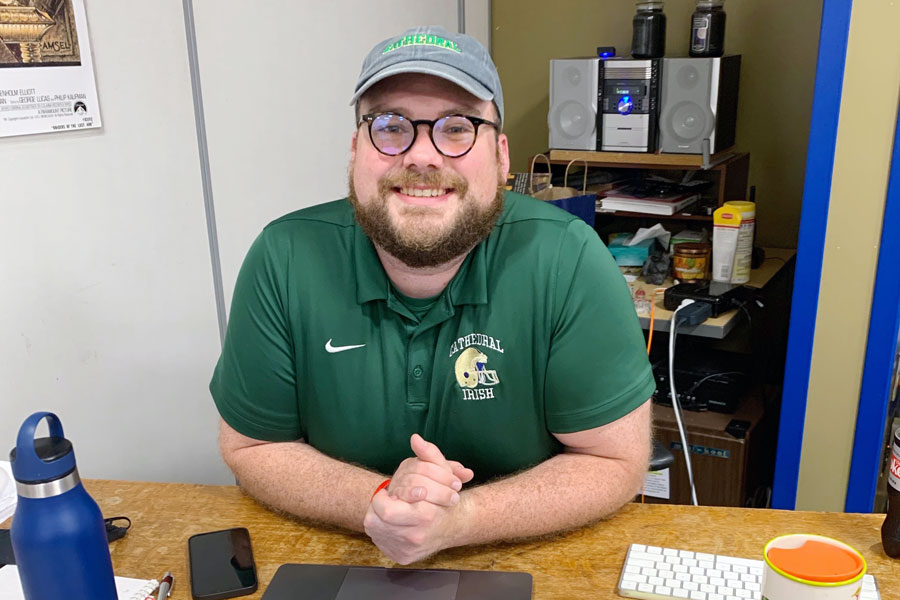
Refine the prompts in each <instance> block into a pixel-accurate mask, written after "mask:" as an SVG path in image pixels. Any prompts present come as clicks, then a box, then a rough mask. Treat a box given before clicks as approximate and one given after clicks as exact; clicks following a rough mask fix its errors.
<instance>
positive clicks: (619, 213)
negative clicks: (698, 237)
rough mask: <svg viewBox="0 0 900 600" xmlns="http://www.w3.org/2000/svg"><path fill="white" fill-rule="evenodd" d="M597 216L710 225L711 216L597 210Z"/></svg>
mask: <svg viewBox="0 0 900 600" xmlns="http://www.w3.org/2000/svg"><path fill="white" fill-rule="evenodd" d="M596 212H597V214H598V215H609V216H610V217H631V218H636V219H660V220H664V219H677V220H678V221H706V222H707V223H712V220H713V218H712V215H695V214H692V213H676V214H674V215H654V214H650V213H637V212H626V211H622V210H601V209H597V211H596Z"/></svg>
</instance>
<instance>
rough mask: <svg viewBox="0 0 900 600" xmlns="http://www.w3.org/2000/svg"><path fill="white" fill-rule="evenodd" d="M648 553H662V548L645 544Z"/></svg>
mask: <svg viewBox="0 0 900 600" xmlns="http://www.w3.org/2000/svg"><path fill="white" fill-rule="evenodd" d="M647 553H648V554H662V548H660V547H659V546H647Z"/></svg>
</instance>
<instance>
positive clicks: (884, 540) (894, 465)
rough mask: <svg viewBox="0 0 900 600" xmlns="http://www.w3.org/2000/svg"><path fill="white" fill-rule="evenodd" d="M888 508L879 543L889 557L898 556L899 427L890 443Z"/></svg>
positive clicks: (899, 525)
mask: <svg viewBox="0 0 900 600" xmlns="http://www.w3.org/2000/svg"><path fill="white" fill-rule="evenodd" d="M887 495H888V509H887V516H886V517H885V518H884V523H882V524H881V545H882V546H883V547H884V553H885V554H887V555H888V556H890V557H891V558H900V429H898V430H897V431H895V432H894V437H893V443H892V444H891V471H890V473H889V474H888V483H887Z"/></svg>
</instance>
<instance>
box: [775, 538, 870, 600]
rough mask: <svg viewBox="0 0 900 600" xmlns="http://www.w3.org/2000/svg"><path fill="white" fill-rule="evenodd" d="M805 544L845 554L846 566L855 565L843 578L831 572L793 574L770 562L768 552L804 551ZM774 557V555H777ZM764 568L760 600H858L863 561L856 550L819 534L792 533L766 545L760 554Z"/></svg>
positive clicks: (864, 567)
mask: <svg viewBox="0 0 900 600" xmlns="http://www.w3.org/2000/svg"><path fill="white" fill-rule="evenodd" d="M807 541H816V542H821V543H824V544H827V545H828V546H832V547H834V548H835V549H837V550H838V551H839V552H843V553H845V556H844V557H843V558H847V559H848V560H847V561H845V562H847V563H848V564H850V565H851V566H852V565H856V566H855V567H852V568H851V569H850V570H848V571H846V572H845V575H846V576H844V577H836V576H835V575H834V574H833V573H832V574H829V573H824V572H820V573H814V572H810V573H797V572H796V571H795V572H794V573H791V572H789V571H790V570H791V569H787V570H785V567H786V566H787V565H785V564H784V563H783V562H782V563H781V564H778V560H777V559H776V560H775V561H773V560H771V559H770V557H769V551H770V550H772V549H776V548H777V549H786V550H793V551H795V552H803V550H802V549H801V548H802V547H803V546H804V544H805V543H806V542H807ZM776 554H777V553H776ZM763 555H764V557H765V563H766V564H765V567H764V569H763V584H762V597H763V600H858V598H859V593H860V591H861V590H862V578H863V576H864V575H865V574H866V560H865V559H864V558H863V556H862V554H860V553H859V552H857V551H856V549H854V548H852V547H850V546H848V545H847V544H845V543H843V542H839V541H838V540H834V539H831V538H828V537H824V536H821V535H810V534H805V533H795V534H790V535H782V536H779V537H777V538H775V539H773V540H772V541H770V542H769V543H768V544H766V547H765V551H764V553H763Z"/></svg>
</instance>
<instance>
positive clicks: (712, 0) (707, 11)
mask: <svg viewBox="0 0 900 600" xmlns="http://www.w3.org/2000/svg"><path fill="white" fill-rule="evenodd" d="M724 3H725V2H724V0H697V10H695V11H694V14H693V15H692V16H691V48H690V51H689V53H690V55H691V56H722V54H723V53H724V52H725V9H724V8H723V4H724Z"/></svg>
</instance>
